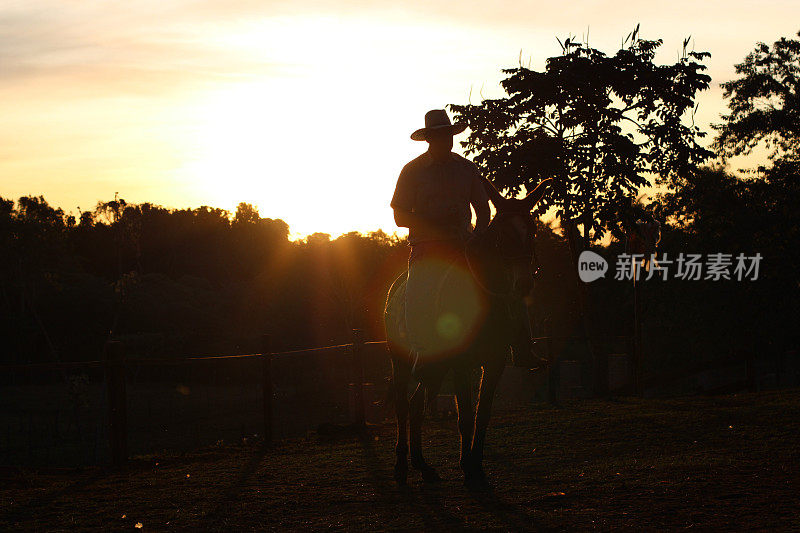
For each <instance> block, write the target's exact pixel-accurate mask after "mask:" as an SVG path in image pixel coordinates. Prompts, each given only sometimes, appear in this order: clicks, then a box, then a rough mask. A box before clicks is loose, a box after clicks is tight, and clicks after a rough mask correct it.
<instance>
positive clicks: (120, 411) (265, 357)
mask: <svg viewBox="0 0 800 533" xmlns="http://www.w3.org/2000/svg"><path fill="white" fill-rule="evenodd" d="M532 340H533V341H534V345H535V346H537V347H538V348H539V350H540V353H541V352H544V353H546V356H545V358H546V362H547V367H548V369H549V375H548V399H549V401H550V402H551V403H557V401H558V397H557V394H558V393H557V391H558V385H559V363H560V361H559V355H558V353H556V348H555V346H554V344H555V343H556V342H571V341H584V342H585V341H586V338H585V337H581V336H546V337H536V338H534V339H532ZM601 341H602V342H601V343H606V346H611V345H612V343H616V344H617V345H623V346H624V349H622V350H618V352H622V353H625V354H627V358H628V361H629V373H628V384H629V385H628V387H626V388H625V390H623V391H618V392H622V393H630V394H636V395H641V394H642V393H643V391H644V390H645V389H650V388H654V387H658V386H664V385H669V384H672V383H675V382H677V381H679V380H681V379H685V378H687V377H689V376H691V375H695V374H698V373H701V372H704V371H709V370H715V369H718V368H722V367H726V366H731V365H736V364H741V363H744V364H745V366H746V377H745V379H744V381H743V383H741V384H740V385H741V388H743V389H744V388H746V389H748V390H755V388H756V387H755V383H756V375H755V364H754V353H753V352H752V351H746V352H741V353H737V354H733V355H728V356H725V357H721V358H717V359H714V360H711V361H706V362H702V363H698V364H695V365H692V366H690V367H684V368H680V369H676V370H674V371H669V372H665V373H662V374H660V375H657V376H643V374H642V361H641V357H640V356H639V354H637V353H636V349H635V346H634V342H633V339H632V338H631V337H607V338H604V339H601ZM366 345H386V341H370V342H365V341H364V338H363V332H362V331H361V330H360V329H355V330H353V331H352V342H350V343H348V344H340V345H335V346H324V347H319V348H308V349H300V350H289V351H282V352H273V351H272V342H271V337H270V335H263V336H262V338H261V352H260V353H256V354H241V355H220V356H207V357H184V358H175V359H163V358H162V359H154V358H136V359H128V358H126V357H125V351H124V346H123V343H122V342H120V341H109V342H108V343H107V344H106V346H105V350H104V353H103V359H102V360H100V361H77V362H58V363H32V364H31V363H29V364H4V365H0V370H17V369H18V370H34V371H35V370H37V369H38V370H57V369H70V368H90V367H95V368H97V367H102V368H103V369H104V371H105V376H106V396H107V406H108V407H107V416H108V443H109V449H110V452H111V460H112V464H114V465H115V466H120V465H122V464H124V463H125V462H126V461H127V459H128V435H127V430H128V420H127V419H128V417H127V393H126V381H125V375H126V369H127V368H130V367H136V366H146V365H151V366H165V365H185V364H190V363H194V362H199V361H221V360H230V359H252V358H257V359H258V360H260V363H261V376H260V381H261V387H262V393H263V395H262V412H263V430H264V443H265V444H269V443H270V442H272V440H273V438H274V432H273V427H274V422H275V417H274V406H273V399H274V392H275V391H274V380H273V372H272V363H273V360H274V359H275V358H278V357H287V356H293V357H296V356H302V355H312V354H321V353H324V352H331V351H342V352H349V353H350V355H351V359H350V365H351V374H350V375H351V376H352V381H353V384H354V389H353V396H354V397H353V400H354V404H355V409H354V413H353V420H352V427H353V428H354V429H358V428H363V427H364V426H365V406H364V349H365V346H366ZM612 351H613V350H601V351H600V352H598V353H596V354H595V359H594V360H593V361H591V362H590V363H591V364H592V365H593V367H594V368H593V369H592V372H591V375H592V376H593V379H594V383H592V384H591V385H592V392H593V395H594V396H605V395H607V394H608V393H609V392H610V391H609V390H608V375H609V373H608V361H609V355H610V353H612Z"/></svg>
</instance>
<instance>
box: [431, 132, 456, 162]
mask: <svg viewBox="0 0 800 533" xmlns="http://www.w3.org/2000/svg"><path fill="white" fill-rule="evenodd" d="M425 140H426V141H428V152H430V154H431V155H432V156H433V157H434V158H442V157H444V156H446V155H447V154H449V153H450V151H451V150H452V149H453V134H452V133H450V132H449V131H448V130H446V129H440V130H432V131H428V132H426V133H425Z"/></svg>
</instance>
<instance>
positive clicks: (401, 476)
mask: <svg viewBox="0 0 800 533" xmlns="http://www.w3.org/2000/svg"><path fill="white" fill-rule="evenodd" d="M394 480H395V482H396V483H397V484H398V485H401V486H404V485H406V484H407V483H408V466H406V465H402V466H401V465H395V467H394Z"/></svg>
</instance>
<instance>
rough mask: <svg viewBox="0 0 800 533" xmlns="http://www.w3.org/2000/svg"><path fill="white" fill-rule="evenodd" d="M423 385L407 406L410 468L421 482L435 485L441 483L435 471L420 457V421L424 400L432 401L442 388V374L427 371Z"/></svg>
mask: <svg viewBox="0 0 800 533" xmlns="http://www.w3.org/2000/svg"><path fill="white" fill-rule="evenodd" d="M429 370H430V371H429V372H428V373H427V375H426V378H425V383H424V384H423V383H420V384H419V385H418V386H417V389H416V390H415V391H414V394H413V395H412V396H411V401H410V405H409V428H410V430H411V440H410V444H411V450H410V451H411V466H412V467H414V468H415V469H417V470H419V471H420V472H421V473H422V480H423V481H426V482H429V483H435V482H438V481H441V478H440V477H439V474H437V473H436V470H434V468H433V467H432V466H430V465H429V464H428V463H427V462H425V458H424V457H423V456H422V420H423V418H424V417H425V398H426V396H427V398H428V401H434V399H435V398H436V396H437V395H438V394H439V388H440V387H441V386H442V379H443V378H444V372H443V371H441V372H440V371H439V369H436V370H435V371H434V369H429Z"/></svg>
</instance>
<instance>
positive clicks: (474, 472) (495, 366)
mask: <svg viewBox="0 0 800 533" xmlns="http://www.w3.org/2000/svg"><path fill="white" fill-rule="evenodd" d="M504 367H505V364H504V361H503V360H502V359H500V360H493V361H491V362H490V363H488V364H487V365H485V366H484V367H483V374H482V375H481V386H480V392H479V394H478V407H477V409H476V414H475V435H474V437H473V440H472V447H471V449H470V454H469V457H470V465H469V469H468V470H466V471H465V473H466V474H467V484H468V485H470V486H472V487H473V488H478V489H486V488H488V487H489V483H488V481H487V479H486V474H485V473H484V471H483V447H484V444H485V442H486V429H487V428H488V427H489V418H490V417H491V414H492V402H493V400H494V395H495V391H496V390H497V384H498V383H499V381H500V377H501V376H502V374H503V369H504Z"/></svg>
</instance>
